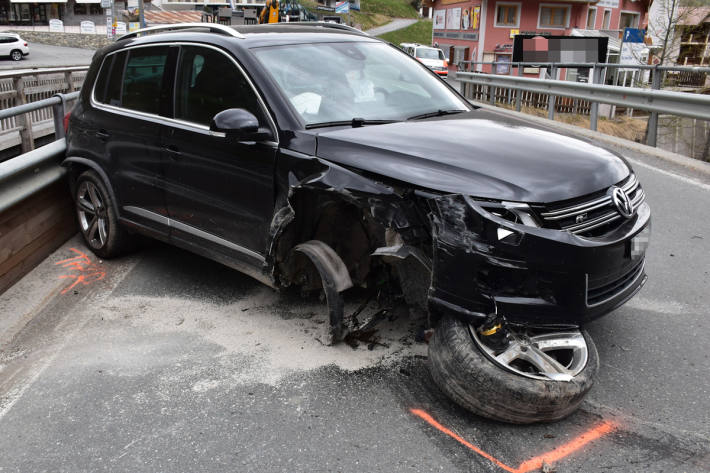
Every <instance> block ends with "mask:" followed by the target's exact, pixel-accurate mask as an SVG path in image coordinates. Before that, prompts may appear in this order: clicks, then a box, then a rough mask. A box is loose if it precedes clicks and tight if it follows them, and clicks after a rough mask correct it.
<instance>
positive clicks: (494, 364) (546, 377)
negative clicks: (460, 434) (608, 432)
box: [429, 317, 599, 424]
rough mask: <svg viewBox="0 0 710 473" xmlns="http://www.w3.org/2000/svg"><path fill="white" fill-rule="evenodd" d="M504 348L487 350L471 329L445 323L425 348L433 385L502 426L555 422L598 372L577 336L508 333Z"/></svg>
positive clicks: (591, 350) (588, 343) (591, 351)
mask: <svg viewBox="0 0 710 473" xmlns="http://www.w3.org/2000/svg"><path fill="white" fill-rule="evenodd" d="M510 335H511V338H510V343H509V344H508V346H507V348H504V349H499V350H494V349H492V348H490V347H488V346H487V345H486V344H485V343H484V342H483V341H482V340H481V337H480V335H479V334H478V333H477V331H476V330H475V328H473V327H471V326H469V325H468V324H465V323H464V322H461V321H459V320H457V319H454V318H451V317H445V318H443V319H442V320H441V322H440V324H439V326H438V327H437V329H436V331H435V333H434V337H433V338H432V340H431V343H430V344H429V367H430V371H431V375H432V377H433V379H434V381H435V383H436V384H437V385H438V386H439V388H441V390H442V391H444V393H446V394H447V395H448V396H449V397H450V398H451V399H452V400H454V401H455V402H456V403H457V404H459V405H461V406H462V407H464V408H466V409H468V410H470V411H471V412H473V413H475V414H478V415H481V416H483V417H488V418H491V419H495V420H500V421H503V422H511V423H515V424H529V423H533V422H553V421H556V420H560V419H562V418H564V417H566V416H568V415H569V414H571V413H572V412H574V411H575V410H576V409H577V407H578V406H579V404H580V403H581V402H582V400H583V399H584V396H585V395H586V394H587V392H588V391H589V390H590V389H591V387H592V384H593V382H594V376H595V375H596V372H597V370H598V367H599V359H598V355H597V350H596V347H595V346H594V342H593V341H592V339H591V338H590V337H589V335H588V334H587V333H586V332H583V331H579V330H572V331H558V332H551V331H548V332H543V333H539V332H538V333H534V332H523V331H514V330H510Z"/></svg>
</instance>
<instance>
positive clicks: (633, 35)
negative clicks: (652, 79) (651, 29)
mask: <svg viewBox="0 0 710 473" xmlns="http://www.w3.org/2000/svg"><path fill="white" fill-rule="evenodd" d="M644 33H645V31H644V30H640V29H638V28H624V36H623V39H622V42H621V51H620V52H619V64H629V65H634V66H639V65H643V64H646V60H647V57H646V55H647V52H648V50H647V48H646V45H645V44H644V42H643V38H644V36H645V34H644Z"/></svg>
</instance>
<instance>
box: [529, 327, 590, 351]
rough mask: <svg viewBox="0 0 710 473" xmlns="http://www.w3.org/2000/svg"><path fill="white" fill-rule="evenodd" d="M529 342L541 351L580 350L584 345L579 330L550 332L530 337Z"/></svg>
mask: <svg viewBox="0 0 710 473" xmlns="http://www.w3.org/2000/svg"><path fill="white" fill-rule="evenodd" d="M530 343H531V344H533V345H535V346H536V347H537V348H539V349H540V350H542V351H548V350H581V349H584V347H585V346H586V342H585V341H584V336H583V335H582V334H581V333H579V332H576V333H575V332H552V333H545V334H542V335H535V336H533V337H530Z"/></svg>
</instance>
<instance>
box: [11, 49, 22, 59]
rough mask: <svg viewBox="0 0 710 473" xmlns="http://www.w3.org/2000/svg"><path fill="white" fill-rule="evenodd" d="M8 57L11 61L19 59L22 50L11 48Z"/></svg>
mask: <svg viewBox="0 0 710 473" xmlns="http://www.w3.org/2000/svg"><path fill="white" fill-rule="evenodd" d="M10 59H12V60H13V61H19V60H20V59H22V51H20V50H19V49H13V50H12V52H11V53H10Z"/></svg>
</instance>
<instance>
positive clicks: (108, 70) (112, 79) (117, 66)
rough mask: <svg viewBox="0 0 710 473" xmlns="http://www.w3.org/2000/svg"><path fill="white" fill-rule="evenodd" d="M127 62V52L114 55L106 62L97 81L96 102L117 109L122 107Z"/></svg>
mask: <svg viewBox="0 0 710 473" xmlns="http://www.w3.org/2000/svg"><path fill="white" fill-rule="evenodd" d="M125 62H126V53H125V52H121V53H117V54H112V55H111V56H109V57H107V58H106V59H105V60H104V63H103V65H102V66H101V71H99V76H98V78H97V79H96V86H95V88H94V100H96V101H97V102H100V103H107V104H109V105H115V106H117V107H118V106H120V105H121V84H122V80H123V66H124V65H125Z"/></svg>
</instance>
